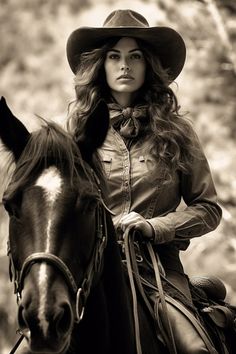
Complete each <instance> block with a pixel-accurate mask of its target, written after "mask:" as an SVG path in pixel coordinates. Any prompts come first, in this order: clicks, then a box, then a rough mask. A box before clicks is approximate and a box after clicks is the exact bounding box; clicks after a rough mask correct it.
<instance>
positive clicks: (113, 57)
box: [109, 54, 119, 59]
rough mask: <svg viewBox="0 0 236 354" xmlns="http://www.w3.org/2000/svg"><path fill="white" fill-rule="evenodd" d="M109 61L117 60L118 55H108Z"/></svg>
mask: <svg viewBox="0 0 236 354" xmlns="http://www.w3.org/2000/svg"><path fill="white" fill-rule="evenodd" d="M109 59H119V55H118V54H110V55H109Z"/></svg>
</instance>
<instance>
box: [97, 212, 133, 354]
mask: <svg viewBox="0 0 236 354" xmlns="http://www.w3.org/2000/svg"><path fill="white" fill-rule="evenodd" d="M107 219H108V220H107V222H108V244H107V247H106V250H105V257H104V274H103V288H104V292H105V296H106V305H107V308H108V312H109V316H110V318H109V320H110V322H111V325H110V326H111V330H112V336H113V343H116V345H114V348H113V353H116V352H117V353H121V352H122V353H123V354H126V353H127V354H131V353H133V352H135V350H134V345H135V344H134V342H133V338H134V335H133V331H134V328H133V320H132V309H131V303H130V301H129V296H128V289H127V284H126V281H125V277H124V271H123V265H122V261H121V256H120V250H119V246H118V243H117V240H116V235H115V230H114V226H113V223H112V220H111V217H110V215H108V218H107Z"/></svg>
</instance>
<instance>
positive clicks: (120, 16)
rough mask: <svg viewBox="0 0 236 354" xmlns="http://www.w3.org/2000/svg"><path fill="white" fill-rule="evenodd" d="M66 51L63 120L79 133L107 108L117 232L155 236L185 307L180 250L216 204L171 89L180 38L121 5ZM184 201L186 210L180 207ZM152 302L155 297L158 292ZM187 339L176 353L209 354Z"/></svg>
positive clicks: (180, 57) (215, 216)
mask: <svg viewBox="0 0 236 354" xmlns="http://www.w3.org/2000/svg"><path fill="white" fill-rule="evenodd" d="M67 56H68V61H69V64H70V66H71V69H72V71H73V72H74V73H75V90H76V103H75V106H74V109H73V111H72V112H71V114H70V116H69V118H68V128H69V130H70V131H71V132H72V133H73V134H74V136H75V138H76V137H77V136H79V134H80V132H81V130H82V129H83V124H84V122H85V120H86V117H87V115H88V114H89V112H90V111H91V109H92V108H93V107H94V106H95V105H96V103H97V102H98V101H99V100H100V99H105V100H106V102H107V104H108V107H109V111H110V122H111V124H110V129H109V131H108V135H107V138H106V140H105V142H104V144H103V146H102V147H101V149H100V156H101V160H102V161H103V164H104V168H105V172H106V175H107V181H108V186H109V191H110V198H109V207H110V208H111V210H112V211H113V212H114V213H115V216H114V219H113V221H114V224H115V227H116V229H117V235H118V238H121V237H122V235H124V233H127V231H128V230H131V229H133V228H135V230H138V231H139V232H140V233H141V235H142V238H143V240H145V239H146V240H149V241H151V243H152V244H153V247H154V249H155V251H156V253H157V254H158V255H159V257H160V260H161V263H162V266H163V268H164V272H165V276H166V279H167V281H169V284H173V289H175V295H176V298H177V299H179V300H180V301H182V302H184V303H187V304H188V305H189V307H191V304H192V302H191V294H190V290H189V283H188V278H187V276H186V275H185V274H184V270H183V266H182V264H181V261H180V258H179V252H180V250H185V249H186V248H187V247H188V245H189V240H190V239H191V238H193V237H198V236H201V235H203V234H206V233H207V232H209V231H212V230H214V229H215V228H216V227H217V226H218V224H219V222H220V219H221V209H220V207H219V205H218V204H217V197H216V191H215V187H214V184H213V181H212V177H211V172H210V170H209V166H208V163H207V160H206V158H205V156H204V153H203V151H202V149H201V147H200V144H199V141H198V139H197V137H196V134H195V133H194V131H193V129H192V126H191V124H190V123H189V122H188V121H187V119H185V118H184V117H183V116H182V115H181V114H180V112H179V106H178V101H177V98H176V96H175V94H174V93H173V91H172V90H171V88H170V87H169V85H170V83H171V82H172V81H173V80H174V79H175V78H176V77H177V76H178V75H179V73H180V72H181V70H182V67H183V65H184V61H185V44H184V41H183V39H182V37H181V36H180V35H179V34H178V33H177V32H176V31H174V30H173V29H171V28H168V27H149V25H148V23H147V21H146V19H145V18H144V17H143V16H142V15H140V14H138V13H137V12H134V11H131V10H117V11H113V12H112V13H111V14H110V15H109V16H108V17H107V19H106V20H105V22H104V25H103V27H101V28H90V27H84V28H83V27H82V28H79V29H77V30H75V31H74V32H73V33H72V34H71V36H70V38H69V40H68V43H67ZM181 200H183V201H184V202H185V204H186V206H185V208H184V209H181V210H177V208H178V206H179V205H180V202H181ZM151 298H152V300H153V301H154V303H155V299H156V298H157V294H155V292H154V293H152V294H151ZM174 333H175V328H174ZM175 339H177V338H175ZM192 342H193V337H192V338H191V339H190V340H189V344H187V343H186V341H185V343H180V344H178V346H179V348H178V350H179V352H181V353H185V352H186V353H190V352H191V353H192V352H194V353H206V352H208V351H207V349H206V348H205V347H204V345H203V344H202V343H201V344H200V346H201V349H199V348H197V349H193V350H192V351H190V349H189V348H188V345H191V343H192Z"/></svg>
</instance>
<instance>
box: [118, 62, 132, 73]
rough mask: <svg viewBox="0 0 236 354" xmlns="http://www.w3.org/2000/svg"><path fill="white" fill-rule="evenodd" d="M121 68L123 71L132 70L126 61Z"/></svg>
mask: <svg viewBox="0 0 236 354" xmlns="http://www.w3.org/2000/svg"><path fill="white" fill-rule="evenodd" d="M120 68H121V70H122V71H129V70H130V67H129V65H128V64H125V63H123V64H122V65H121V67H120Z"/></svg>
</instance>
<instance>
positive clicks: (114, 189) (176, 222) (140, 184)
mask: <svg viewBox="0 0 236 354" xmlns="http://www.w3.org/2000/svg"><path fill="white" fill-rule="evenodd" d="M145 144H148V140H146V142H140V140H139V141H135V140H134V141H133V142H132V144H131V146H130V148H129V150H128V149H127V147H126V145H125V143H124V141H123V139H122V137H121V136H120V134H119V133H118V132H117V131H116V130H115V129H114V128H113V127H110V129H109V131H108V134H107V137H106V140H105V142H104V144H103V146H102V147H101V148H100V149H99V153H100V157H101V160H102V162H103V166H104V169H105V172H106V176H107V181H108V187H109V192H110V196H109V208H110V209H111V210H112V211H113V212H114V213H115V216H114V218H113V222H114V225H115V227H117V225H118V223H119V220H120V218H121V217H122V216H123V215H124V214H127V213H129V212H131V211H135V212H137V213H139V214H141V215H142V216H143V217H145V218H146V219H147V221H148V222H149V223H151V225H152V226H153V229H154V232H155V237H154V240H155V241H154V242H156V243H157V244H158V245H163V246H167V245H168V247H167V253H168V252H170V248H174V249H175V250H176V249H178V250H185V249H186V248H187V247H188V245H189V239H191V238H193V237H198V236H201V235H203V234H206V233H208V232H210V231H212V230H214V229H215V228H216V227H217V226H218V224H219V222H220V219H221V214H222V212H221V208H220V206H219V205H218V204H217V195H216V191H215V187H214V183H213V180H212V176H211V172H210V169H209V165H208V162H207V160H206V157H205V155H204V153H203V151H202V149H201V147H200V144H199V142H198V141H196V144H199V148H200V151H201V158H198V159H196V161H194V162H193V164H192V170H191V171H190V173H189V174H183V173H181V172H176V173H175V174H174V176H173V181H172V182H171V183H169V184H165V183H163V182H164V181H165V175H164V170H163V168H162V167H161V162H160V163H159V164H158V166H156V165H155V164H156V163H157V162H156V161H154V159H153V158H152V156H151V155H150V154H146V153H145V152H144V151H145ZM154 165H155V167H157V168H156V169H155V178H152V176H151V174H150V171H151V170H152V168H153V167H154ZM183 202H184V204H183ZM180 205H184V207H181V208H180ZM164 248H165V247H164Z"/></svg>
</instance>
